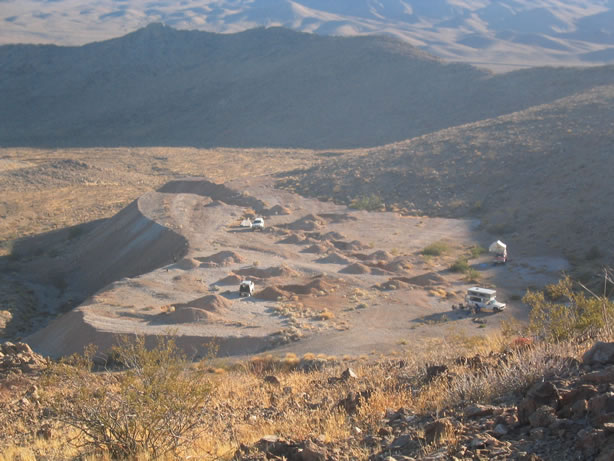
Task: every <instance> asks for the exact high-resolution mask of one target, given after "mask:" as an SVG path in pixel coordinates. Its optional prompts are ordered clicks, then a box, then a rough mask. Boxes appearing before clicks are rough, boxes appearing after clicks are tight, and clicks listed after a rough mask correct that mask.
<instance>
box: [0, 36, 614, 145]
mask: <svg viewBox="0 0 614 461" xmlns="http://www.w3.org/2000/svg"><path fill="white" fill-rule="evenodd" d="M0 68H2V70H3V71H2V76H1V77H0V101H2V102H1V103H0V145H4V146H118V145H141V146H152V145H165V146H169V145H173V146H234V147H240V146H249V147H253V146H283V147H299V146H302V147H315V148H342V147H343V148H345V147H364V146H376V145H382V144H385V143H390V142H393V141H401V140H404V139H408V138H411V137H415V136H419V135H423V134H426V133H430V132H433V131H437V130H440V129H444V128H448V127H451V126H456V125H460V124H464V123H470V122H476V121H479V120H483V119H487V118H491V117H496V116H499V115H503V114H509V113H512V112H515V111H519V110H523V109H526V108H528V107H531V106H533V105H536V104H546V103H550V102H552V101H554V100H556V99H559V98H562V97H566V96H570V95H572V94H575V93H577V92H579V91H583V90H587V89H590V88H593V87H595V86H597V85H603V84H611V83H614V72H612V69H611V68H609V67H600V68H590V69H551V68H550V69H549V68H539V69H532V70H526V71H517V72H512V73H509V74H504V75H500V76H492V75H490V74H488V73H487V72H485V71H480V70H477V69H476V68H473V67H470V66H467V65H463V64H445V63H443V62H441V61H439V60H438V59H436V58H434V57H432V56H430V55H427V54H425V53H423V52H421V51H419V50H418V49H416V48H413V47H411V46H410V45H408V44H406V43H404V42H401V41H397V40H396V39H391V38H381V37H353V38H339V37H321V36H316V35H311V34H303V33H297V32H292V31H290V30H286V29H281V28H271V29H254V30H249V31H246V32H243V33H239V34H233V35H217V34H211V33H205V32H195V31H192V32H188V31H177V30H174V29H171V28H169V27H164V26H161V25H150V26H148V27H146V28H145V29H142V30H139V31H137V32H134V33H131V34H128V35H126V36H124V37H121V38H118V39H114V40H108V41H105V42H99V43H91V44H89V45H85V46H82V47H57V46H32V45H7V46H3V47H0Z"/></svg>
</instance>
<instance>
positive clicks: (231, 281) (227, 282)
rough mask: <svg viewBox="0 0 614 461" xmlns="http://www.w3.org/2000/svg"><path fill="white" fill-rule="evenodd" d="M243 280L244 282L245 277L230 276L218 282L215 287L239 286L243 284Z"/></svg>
mask: <svg viewBox="0 0 614 461" xmlns="http://www.w3.org/2000/svg"><path fill="white" fill-rule="evenodd" d="M242 280H243V277H241V276H239V275H237V274H229V275H228V276H226V277H224V278H223V279H220V280H218V281H217V282H215V285H238V284H239V283H241V281H242Z"/></svg>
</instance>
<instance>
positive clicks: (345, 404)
mask: <svg viewBox="0 0 614 461" xmlns="http://www.w3.org/2000/svg"><path fill="white" fill-rule="evenodd" d="M372 393H373V391H372V390H371V389H365V390H364V391H360V392H354V391H352V392H350V393H349V394H348V395H347V397H345V398H344V399H341V400H340V401H339V403H337V406H338V407H340V408H343V409H344V410H345V411H346V413H347V414H349V415H352V414H354V413H356V411H357V410H358V407H359V406H361V405H362V403H363V402H366V401H367V400H369V399H370V398H371V394H372Z"/></svg>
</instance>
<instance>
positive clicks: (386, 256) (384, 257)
mask: <svg viewBox="0 0 614 461" xmlns="http://www.w3.org/2000/svg"><path fill="white" fill-rule="evenodd" d="M391 259H392V255H391V254H390V253H388V252H387V251H384V250H378V251H374V252H373V253H371V254H370V255H368V256H367V260H368V261H390V260H391Z"/></svg>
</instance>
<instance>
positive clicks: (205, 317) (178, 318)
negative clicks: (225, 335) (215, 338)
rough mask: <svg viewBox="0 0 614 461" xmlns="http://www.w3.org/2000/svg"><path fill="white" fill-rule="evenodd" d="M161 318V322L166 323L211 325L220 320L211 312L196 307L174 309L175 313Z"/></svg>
mask: <svg viewBox="0 0 614 461" xmlns="http://www.w3.org/2000/svg"><path fill="white" fill-rule="evenodd" d="M163 316H164V317H163V319H162V320H163V321H166V322H168V323H192V322H199V323H212V322H214V321H216V320H219V318H220V317H219V315H217V314H215V313H213V312H209V311H206V310H204V309H198V308H196V307H181V308H176V309H175V312H171V313H170V314H163Z"/></svg>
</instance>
